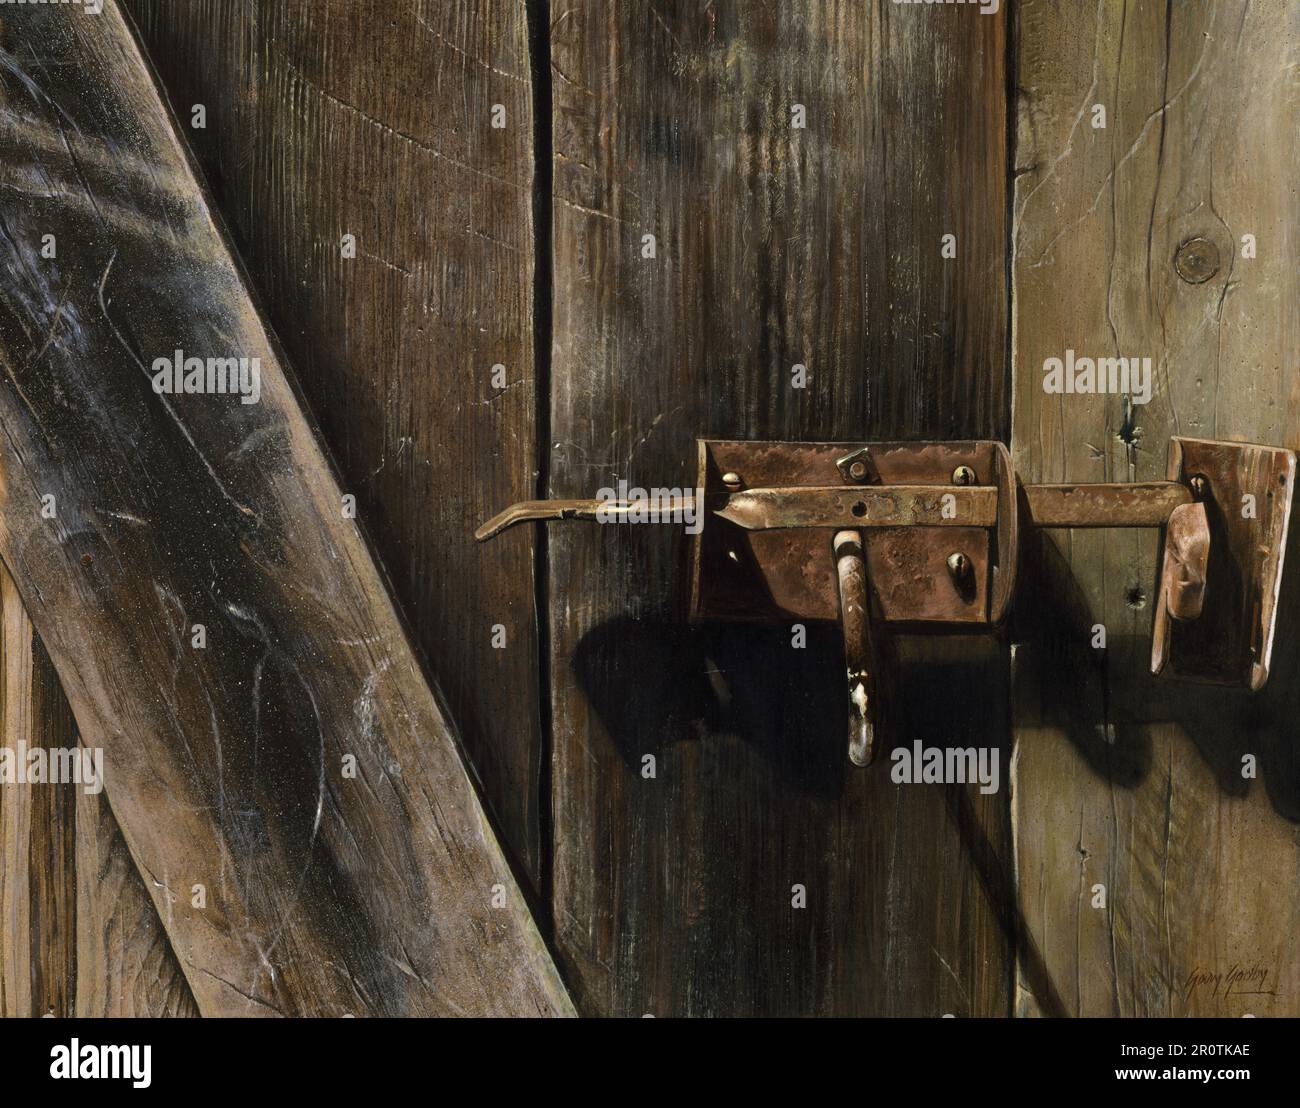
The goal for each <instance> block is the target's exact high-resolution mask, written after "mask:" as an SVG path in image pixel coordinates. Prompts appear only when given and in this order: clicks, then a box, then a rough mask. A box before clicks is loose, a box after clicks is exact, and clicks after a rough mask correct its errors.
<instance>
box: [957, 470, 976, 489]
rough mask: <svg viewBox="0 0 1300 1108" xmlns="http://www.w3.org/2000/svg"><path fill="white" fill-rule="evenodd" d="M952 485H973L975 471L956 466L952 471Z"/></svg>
mask: <svg viewBox="0 0 1300 1108" xmlns="http://www.w3.org/2000/svg"><path fill="white" fill-rule="evenodd" d="M952 483H953V484H954V485H973V484H975V471H974V470H973V469H971V467H970V466H958V467H957V468H956V469H954V470H953V471H952Z"/></svg>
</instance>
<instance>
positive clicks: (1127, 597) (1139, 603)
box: [1124, 585, 1147, 610]
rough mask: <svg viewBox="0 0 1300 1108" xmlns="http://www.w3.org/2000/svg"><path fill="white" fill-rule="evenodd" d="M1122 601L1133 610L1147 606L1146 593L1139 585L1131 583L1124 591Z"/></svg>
mask: <svg viewBox="0 0 1300 1108" xmlns="http://www.w3.org/2000/svg"><path fill="white" fill-rule="evenodd" d="M1124 603H1125V604H1127V605H1128V606H1129V607H1130V608H1133V609H1134V610H1136V609H1139V608H1145V607H1146V606H1147V594H1146V593H1144V592H1143V591H1142V588H1141V586H1139V585H1132V586H1130V587H1129V589H1128V591H1126V592H1125V593H1124Z"/></svg>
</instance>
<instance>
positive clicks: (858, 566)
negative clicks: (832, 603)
mask: <svg viewBox="0 0 1300 1108" xmlns="http://www.w3.org/2000/svg"><path fill="white" fill-rule="evenodd" d="M832 548H833V551H834V556H835V573H836V579H837V582H838V585H839V597H840V628H841V629H842V630H843V632H844V663H845V676H846V679H847V685H848V696H849V761H850V762H852V763H853V764H854V765H855V766H869V765H871V763H872V762H873V761H874V760H875V757H876V748H877V744H876V687H875V682H876V660H875V649H874V645H873V643H872V638H871V636H872V631H871V597H870V595H869V593H868V591H867V563H866V560H865V558H864V557H863V549H862V532H861V531H839V532H837V533H836V535H835V540H834V542H833V544H832Z"/></svg>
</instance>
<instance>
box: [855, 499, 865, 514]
mask: <svg viewBox="0 0 1300 1108" xmlns="http://www.w3.org/2000/svg"><path fill="white" fill-rule="evenodd" d="M853 514H854V515H855V516H864V515H866V514H867V504H866V501H864V500H859V501H858V502H857V503H856V504H854V505H853Z"/></svg>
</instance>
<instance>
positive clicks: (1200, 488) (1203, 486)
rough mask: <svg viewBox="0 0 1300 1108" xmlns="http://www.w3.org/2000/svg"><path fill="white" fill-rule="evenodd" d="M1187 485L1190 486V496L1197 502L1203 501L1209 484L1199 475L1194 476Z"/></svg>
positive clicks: (1208, 489)
mask: <svg viewBox="0 0 1300 1108" xmlns="http://www.w3.org/2000/svg"><path fill="white" fill-rule="evenodd" d="M1188 484H1190V485H1191V486H1192V494H1193V495H1194V496H1195V497H1196V499H1197V500H1204V499H1205V497H1206V494H1207V493H1209V491H1210V482H1209V481H1207V480H1206V479H1205V476H1204V475H1203V474H1200V473H1198V474H1196V476H1195V477H1193V478H1192V479H1191V481H1189V482H1188Z"/></svg>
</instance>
